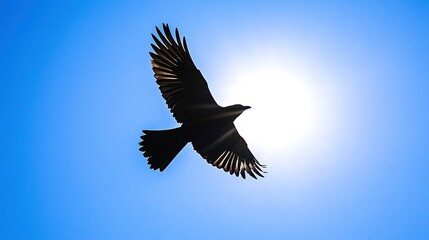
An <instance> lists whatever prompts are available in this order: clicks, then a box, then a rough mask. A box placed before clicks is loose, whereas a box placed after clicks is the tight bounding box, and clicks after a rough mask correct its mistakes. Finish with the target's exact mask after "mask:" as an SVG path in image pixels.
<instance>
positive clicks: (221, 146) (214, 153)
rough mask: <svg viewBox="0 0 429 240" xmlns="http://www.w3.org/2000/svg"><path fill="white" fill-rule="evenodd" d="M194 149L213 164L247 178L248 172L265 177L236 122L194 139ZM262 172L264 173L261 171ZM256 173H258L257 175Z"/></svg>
mask: <svg viewBox="0 0 429 240" xmlns="http://www.w3.org/2000/svg"><path fill="white" fill-rule="evenodd" d="M192 145H193V146H194V149H195V150H196V151H197V152H198V153H199V154H200V155H201V156H202V157H203V158H204V159H206V160H207V162H208V163H210V164H212V165H213V166H215V167H217V168H219V169H221V168H222V169H223V170H224V171H225V172H229V173H230V174H231V175H232V174H235V175H236V176H237V177H238V175H239V174H241V176H242V177H243V178H246V173H248V174H249V175H250V176H252V177H253V178H255V179H256V175H259V176H260V177H264V176H263V175H262V173H265V172H264V171H263V170H262V168H264V167H265V165H262V164H260V163H259V162H258V160H256V158H255V156H253V154H252V152H250V150H249V148H248V147H247V143H246V141H244V139H243V138H242V137H241V136H240V134H238V131H237V129H236V128H235V126H234V124H231V125H229V126H227V127H226V128H224V129H223V130H222V131H214V132H213V133H212V134H206V135H202V136H200V137H199V138H198V139H195V140H193V141H192ZM261 172H262V173H261ZM255 173H256V175H255Z"/></svg>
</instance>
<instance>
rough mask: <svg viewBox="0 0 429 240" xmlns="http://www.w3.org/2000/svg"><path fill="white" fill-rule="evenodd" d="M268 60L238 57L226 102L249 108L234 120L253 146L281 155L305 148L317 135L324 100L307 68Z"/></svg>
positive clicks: (231, 75) (229, 77) (286, 62)
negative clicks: (238, 60)
mask: <svg viewBox="0 0 429 240" xmlns="http://www.w3.org/2000/svg"><path fill="white" fill-rule="evenodd" d="M266 59H267V58H256V59H247V60H246V61H245V62H243V61H240V62H239V63H238V64H236V65H235V68H234V69H236V71H232V72H231V73H229V74H230V75H229V76H228V79H229V80H230V82H228V90H226V92H225V96H224V97H225V101H226V102H228V103H241V104H243V105H249V106H251V107H252V108H251V109H249V110H247V111H246V112H244V113H243V115H242V116H241V117H239V118H238V119H237V120H236V121H235V124H236V126H237V128H238V130H239V131H240V134H241V135H242V136H243V137H244V138H245V139H248V143H249V144H252V148H256V149H258V148H259V149H260V150H261V151H262V150H263V151H267V152H270V153H275V152H283V153H284V152H285V151H293V150H296V149H298V148H300V147H305V146H306V145H307V144H308V143H309V142H310V141H313V140H315V138H316V136H317V135H318V134H319V129H320V128H321V125H320V123H321V121H322V118H323V116H322V112H321V101H323V99H322V98H321V96H320V93H319V92H318V91H317V89H315V87H313V86H312V80H313V78H312V76H311V75H310V74H309V72H308V71H306V70H307V69H305V68H304V67H302V66H298V64H295V63H293V62H288V61H281V60H279V59H275V60H274V59H273V58H272V57H270V58H269V59H271V60H270V61H267V60H266ZM233 65H234V64H233Z"/></svg>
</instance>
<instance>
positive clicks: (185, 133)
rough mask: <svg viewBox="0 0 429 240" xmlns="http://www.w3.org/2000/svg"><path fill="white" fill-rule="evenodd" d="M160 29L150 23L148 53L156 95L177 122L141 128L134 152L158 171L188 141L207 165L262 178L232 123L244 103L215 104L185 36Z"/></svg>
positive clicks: (257, 164) (177, 32) (165, 28)
mask: <svg viewBox="0 0 429 240" xmlns="http://www.w3.org/2000/svg"><path fill="white" fill-rule="evenodd" d="M163 30H164V33H162V32H161V31H160V30H159V28H158V27H156V32H157V33H158V35H159V39H158V38H157V37H156V36H155V35H154V34H152V38H153V40H154V41H155V44H156V45H154V44H151V46H152V48H153V50H154V52H149V54H150V56H151V57H152V60H151V63H152V70H153V71H154V74H155V75H154V76H155V79H156V83H157V84H158V86H159V89H160V90H161V94H162V97H163V98H164V99H165V101H166V103H167V106H168V108H169V109H170V112H171V113H172V114H173V117H174V118H175V119H176V121H177V122H178V123H180V124H181V126H180V127H178V128H174V129H168V130H143V135H142V136H141V139H142V141H141V142H140V143H139V145H140V146H141V147H140V149H139V150H140V151H142V152H143V156H145V157H147V158H148V164H149V165H150V168H151V169H154V170H157V169H159V170H160V171H161V172H162V171H163V170H164V169H165V168H166V167H167V166H168V165H169V164H170V163H171V161H172V160H173V159H174V158H175V157H176V155H177V154H178V153H179V152H180V151H181V150H182V148H183V147H184V146H185V145H186V144H187V143H188V142H191V143H192V145H193V147H194V149H195V151H197V152H198V153H199V154H200V155H201V156H202V157H203V158H204V159H205V160H206V161H207V162H208V163H209V164H211V165H213V166H215V167H217V168H219V169H223V170H224V171H225V172H229V173H230V174H231V175H233V174H235V175H236V176H239V175H241V176H242V177H243V178H246V174H249V175H250V176H252V177H253V178H255V179H256V178H257V177H256V175H258V176H260V177H263V175H262V173H265V172H264V171H263V170H262V168H264V167H265V165H262V164H260V163H259V162H258V160H256V158H255V156H253V154H252V152H250V150H249V148H248V147H247V143H246V141H244V139H243V138H242V137H241V136H240V134H238V131H237V129H236V128H235V125H234V123H233V122H234V120H235V119H236V118H237V117H238V116H240V115H241V114H242V113H243V112H244V111H245V110H246V109H249V108H250V107H248V106H243V105H240V104H235V105H232V106H228V107H221V106H219V105H218V104H217V103H216V101H215V100H214V98H213V96H212V94H211V93H210V90H209V88H208V85H207V82H206V80H205V79H204V77H203V75H202V74H201V72H200V71H199V70H198V68H197V67H196V66H195V64H194V62H193V61H192V58H191V55H190V54H189V50H188V46H187V44H186V39H185V37H183V41H181V39H180V35H179V31H178V29H177V28H176V30H175V37H176V38H175V39H174V37H173V35H172V33H171V31H170V28H169V26H168V24H163Z"/></svg>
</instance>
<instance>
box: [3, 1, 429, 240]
mask: <svg viewBox="0 0 429 240" xmlns="http://www.w3.org/2000/svg"><path fill="white" fill-rule="evenodd" d="M162 23H169V25H170V26H171V27H178V28H179V30H180V32H181V34H182V35H185V36H186V37H187V41H188V46H189V49H190V52H191V54H192V56H193V58H194V62H195V63H196V65H197V66H198V67H199V68H200V70H201V71H202V73H203V75H204V76H205V78H206V79H207V81H208V83H209V86H210V88H211V90H212V93H213V95H214V97H215V98H216V99H217V101H218V103H220V104H221V105H229V104H235V103H241V104H243V105H250V106H252V109H250V110H248V111H246V112H245V113H244V114H243V115H241V116H240V118H239V119H238V120H237V121H236V126H237V128H238V130H239V132H240V133H241V134H242V135H243V136H244V137H245V138H246V140H247V142H248V144H249V147H250V149H251V150H252V151H253V152H254V154H255V155H256V157H257V158H258V159H259V161H260V162H261V163H264V164H267V165H268V168H267V171H268V173H267V174H266V177H265V178H264V179H259V180H253V179H246V180H243V179H241V178H236V177H233V176H230V175H229V174H226V173H224V172H223V171H220V170H218V169H216V168H214V167H212V166H210V165H208V164H207V163H206V162H205V160H203V159H202V158H201V157H200V156H198V155H197V154H196V153H195V152H194V151H193V150H192V146H191V145H188V146H187V147H186V148H185V149H184V150H183V151H182V152H181V153H180V154H179V155H178V156H177V158H176V159H175V160H174V161H173V162H172V164H171V165H170V166H169V167H168V168H167V169H166V171H164V172H163V173H159V172H155V171H152V170H150V169H149V167H148V165H147V164H146V160H145V159H144V158H143V157H142V155H141V153H140V152H139V151H138V145H137V143H138V142H139V136H140V134H141V130H142V129H164V128H172V127H175V126H177V123H175V121H174V119H173V118H172V117H171V115H170V113H169V111H168V109H167V107H166V105H165V103H164V100H163V99H162V98H161V95H160V93H159V90H158V89H157V86H156V84H155V81H154V77H153V73H152V70H151V65H150V58H149V54H148V52H149V51H150V43H151V42H152V39H151V37H150V34H151V33H153V32H154V30H155V26H160V25H161V24H162ZM0 24H1V25H0V27H1V28H0V81H1V88H0V92H1V94H0V99H1V101H0V102H1V103H0V106H1V109H0V110H1V117H0V127H1V133H2V136H1V148H0V149H1V150H0V151H1V152H0V156H1V161H0V169H1V170H0V186H1V193H0V196H1V198H0V203H1V204H0V211H1V212H0V239H429V187H428V184H429V124H428V123H429V107H428V105H429V2H428V1H365V0H363V1H270V0H266V1H207V2H205V1H177V2H173V1H19V0H17V1H2V2H1V3H0Z"/></svg>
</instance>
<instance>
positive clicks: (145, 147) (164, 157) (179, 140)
mask: <svg viewBox="0 0 429 240" xmlns="http://www.w3.org/2000/svg"><path fill="white" fill-rule="evenodd" d="M143 133H144V134H143V135H142V136H141V137H140V138H141V139H142V141H141V142H140V143H139V145H140V146H141V147H140V151H142V152H143V156H145V157H147V158H148V160H147V162H148V164H149V165H150V168H151V169H154V170H157V169H159V170H160V171H161V172H162V171H163V170H164V169H165V168H166V167H167V166H168V165H169V164H170V163H171V161H173V159H174V157H176V155H177V154H178V153H179V152H180V150H182V148H183V147H185V145H186V144H187V143H188V140H187V136H186V134H185V133H184V132H183V129H181V128H180V127H179V128H174V129H168V130H158V131H152V130H143Z"/></svg>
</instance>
